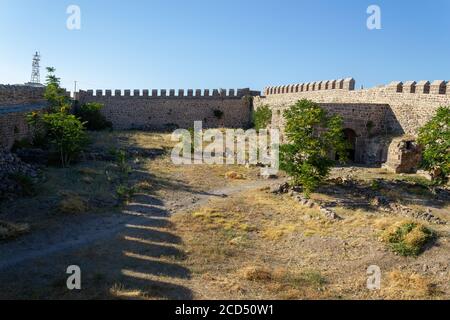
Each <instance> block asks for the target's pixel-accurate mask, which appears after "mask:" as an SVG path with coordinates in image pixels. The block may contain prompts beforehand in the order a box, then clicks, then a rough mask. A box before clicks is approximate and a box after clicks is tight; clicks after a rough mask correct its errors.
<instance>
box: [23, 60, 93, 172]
mask: <svg viewBox="0 0 450 320" xmlns="http://www.w3.org/2000/svg"><path fill="white" fill-rule="evenodd" d="M47 71H48V75H47V87H46V90H45V98H46V99H47V101H48V102H49V105H50V108H49V109H48V110H47V111H43V112H31V113H30V114H28V115H27V120H28V123H29V125H30V127H31V128H32V132H33V135H34V137H33V143H34V144H37V145H39V146H41V147H46V148H48V149H49V150H51V151H53V152H55V153H57V154H58V156H59V158H60V160H61V165H62V166H63V167H66V166H68V165H70V163H71V161H73V160H74V159H75V158H76V156H77V155H78V154H79V153H80V152H81V151H82V149H83V148H84V146H85V145H86V143H87V135H86V128H85V123H83V122H82V121H81V120H80V119H79V118H77V117H76V116H75V115H73V114H70V113H69V110H70V99H69V97H67V96H66V92H65V90H64V89H61V87H60V86H59V84H60V80H59V78H57V77H56V76H55V69H54V68H47Z"/></svg>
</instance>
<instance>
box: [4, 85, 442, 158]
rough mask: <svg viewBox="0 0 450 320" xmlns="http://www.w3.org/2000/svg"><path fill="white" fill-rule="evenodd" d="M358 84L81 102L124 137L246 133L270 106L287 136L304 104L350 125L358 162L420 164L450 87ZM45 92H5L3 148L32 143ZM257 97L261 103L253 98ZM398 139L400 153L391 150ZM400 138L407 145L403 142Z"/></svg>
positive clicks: (99, 97)
mask: <svg viewBox="0 0 450 320" xmlns="http://www.w3.org/2000/svg"><path fill="white" fill-rule="evenodd" d="M355 87H356V83H355V80H354V79H353V78H348V79H340V80H329V81H320V82H311V83H303V84H294V85H285V86H276V87H267V88H265V90H264V93H263V95H261V93H260V92H258V91H252V90H250V89H239V90H236V91H235V90H222V89H216V90H211V91H210V90H192V89H190V90H186V91H185V90H178V91H175V90H173V89H172V90H142V91H141V90H133V91H131V90H124V91H122V90H115V91H114V92H113V91H112V90H106V91H103V90H96V91H94V90H88V91H80V92H78V93H77V94H76V95H75V99H77V100H79V102H80V103H81V104H82V103H87V102H99V103H102V104H104V108H103V110H102V112H103V114H104V115H105V116H106V118H107V119H108V120H109V121H111V122H112V123H113V126H114V128H116V129H148V130H155V129H156V130H164V129H174V128H190V127H192V126H193V123H194V121H198V120H200V121H203V125H204V127H205V128H211V127H231V128H242V127H243V128H245V127H248V126H249V125H250V122H251V114H252V108H258V107H260V106H262V105H269V106H270V107H271V108H272V110H273V112H272V124H271V126H272V127H274V128H279V129H281V130H283V126H284V123H283V121H284V119H283V116H282V115H283V110H284V109H286V108H287V107H289V106H290V105H292V104H293V103H295V102H296V101H298V100H300V99H309V100H312V101H314V102H317V103H319V104H320V105H321V106H322V107H323V108H325V109H326V110H327V111H329V112H330V113H332V114H339V115H341V116H342V117H343V120H344V126H345V129H346V134H350V136H352V139H354V141H352V143H353V145H354V146H353V147H354V150H353V151H354V160H355V161H356V162H360V163H369V164H370V163H377V164H379V163H384V162H386V161H387V162H388V163H394V162H396V161H397V162H398V161H401V159H403V158H405V157H406V156H408V157H410V158H414V157H413V155H409V154H408V153H411V149H410V146H411V145H414V144H413V141H414V137H415V136H416V135H417V130H418V128H420V127H421V126H423V125H424V124H425V123H426V122H427V121H428V120H429V119H430V118H431V117H432V116H433V115H434V114H435V111H436V109H437V108H438V107H439V106H450V82H445V81H433V82H429V81H419V82H415V81H407V82H404V83H403V82H392V83H391V84H389V85H386V86H379V87H375V88H370V89H361V90H356V89H355ZM43 95H44V88H43V87H31V86H23V85H14V86H9V85H8V86H2V85H0V147H6V148H11V146H12V145H13V143H14V141H16V140H20V139H22V138H25V137H27V136H29V128H28V125H27V123H26V120H25V115H26V114H27V113H28V112H30V110H39V109H42V108H44V107H45V106H46V103H45V99H44V97H43ZM250 96H251V97H254V99H253V103H252V102H251V99H249V97H250ZM393 137H396V138H395V145H396V147H395V148H394V147H391V148H389V145H390V144H391V142H392V139H393ZM398 137H405V138H404V139H403V138H401V139H399V138H398Z"/></svg>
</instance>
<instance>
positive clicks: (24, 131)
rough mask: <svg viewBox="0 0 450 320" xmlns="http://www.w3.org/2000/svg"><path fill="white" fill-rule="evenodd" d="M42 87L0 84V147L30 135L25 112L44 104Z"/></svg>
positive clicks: (7, 145)
mask: <svg viewBox="0 0 450 320" xmlns="http://www.w3.org/2000/svg"><path fill="white" fill-rule="evenodd" d="M44 90H45V89H44V88H43V87H31V86H23V85H0V148H6V149H10V148H11V147H12V146H13V144H14V142H15V141H16V140H21V139H23V138H27V137H29V136H30V130H29V127H28V124H27V121H26V114H27V113H29V112H30V111H33V110H40V109H42V108H44V107H45V106H46V102H45V99H44Z"/></svg>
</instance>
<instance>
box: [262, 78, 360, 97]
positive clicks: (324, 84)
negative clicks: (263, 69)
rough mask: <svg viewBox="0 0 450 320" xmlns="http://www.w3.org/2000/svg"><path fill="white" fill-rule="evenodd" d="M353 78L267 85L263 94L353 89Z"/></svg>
mask: <svg viewBox="0 0 450 320" xmlns="http://www.w3.org/2000/svg"><path fill="white" fill-rule="evenodd" d="M355 84H356V82H355V80H354V79H353V78H346V79H338V80H325V81H316V82H306V83H299V84H292V85H285V86H269V87H266V88H265V89H264V95H265V96H268V95H272V94H288V93H300V92H309V91H322V90H347V91H353V90H355Z"/></svg>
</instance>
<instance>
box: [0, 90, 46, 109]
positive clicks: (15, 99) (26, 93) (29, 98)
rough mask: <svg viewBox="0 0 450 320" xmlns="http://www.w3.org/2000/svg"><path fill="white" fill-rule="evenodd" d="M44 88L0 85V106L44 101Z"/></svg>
mask: <svg viewBox="0 0 450 320" xmlns="http://www.w3.org/2000/svg"><path fill="white" fill-rule="evenodd" d="M44 91H45V87H35V86H27V85H0V106H1V105H14V104H23V103H30V102H41V101H43V100H44Z"/></svg>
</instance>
